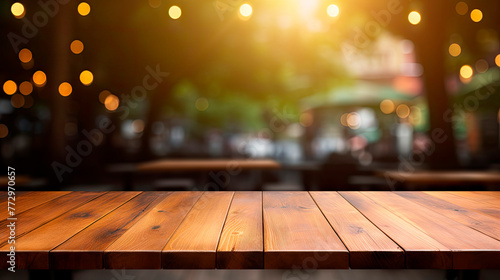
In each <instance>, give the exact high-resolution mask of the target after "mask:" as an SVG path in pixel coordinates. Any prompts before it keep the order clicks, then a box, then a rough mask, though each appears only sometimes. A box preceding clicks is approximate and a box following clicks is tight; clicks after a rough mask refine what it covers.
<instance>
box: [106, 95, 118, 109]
mask: <svg viewBox="0 0 500 280" xmlns="http://www.w3.org/2000/svg"><path fill="white" fill-rule="evenodd" d="M104 106H105V107H106V109H108V110H109V111H114V110H116V109H118V106H120V99H118V96H116V95H114V94H110V95H108V96H107V97H106V99H105V100H104Z"/></svg>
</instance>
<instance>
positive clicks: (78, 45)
mask: <svg viewBox="0 0 500 280" xmlns="http://www.w3.org/2000/svg"><path fill="white" fill-rule="evenodd" d="M69 48H70V49H71V52H73V53H74V54H80V53H82V52H83V43H82V41H80V40H74V41H73V42H71V45H70V46H69Z"/></svg>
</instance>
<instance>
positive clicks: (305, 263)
mask: <svg viewBox="0 0 500 280" xmlns="http://www.w3.org/2000/svg"><path fill="white" fill-rule="evenodd" d="M6 197H7V194H6V193H5V192H3V193H0V198H1V200H0V204H1V205H0V209H7V200H6ZM15 208H16V216H15V217H16V218H17V220H16V229H15V232H16V243H15V247H16V248H15V252H16V264H17V266H16V268H17V269H49V268H52V269H102V268H109V269H121V268H128V269H160V268H166V269H191V268H206V269H214V268H220V269H223V268H266V269H273V268H280V269H288V268H295V269H297V268H304V269H315V268H318V269H347V268H353V269H356V268H384V269H385V268H394V269H400V268H425V269H431V268H432V269H490V268H492V269H493V268H495V269H499V268H500V261H499V260H500V192H17V193H16V206H15ZM0 218H1V219H2V225H1V226H0V232H1V234H0V236H3V237H4V238H3V240H1V241H0V242H1V248H0V251H1V252H0V266H1V267H2V268H7V265H8V264H7V262H6V261H7V253H8V252H9V250H10V247H11V246H12V245H10V244H7V238H6V237H7V236H8V235H9V230H8V228H7V227H6V225H7V224H8V223H10V221H8V220H6V219H7V218H8V215H7V213H6V211H4V210H2V211H1V212H0Z"/></svg>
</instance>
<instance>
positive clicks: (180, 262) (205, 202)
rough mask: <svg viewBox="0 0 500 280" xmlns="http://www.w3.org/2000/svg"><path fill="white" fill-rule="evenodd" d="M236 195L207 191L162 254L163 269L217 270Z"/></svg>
mask: <svg viewBox="0 0 500 280" xmlns="http://www.w3.org/2000/svg"><path fill="white" fill-rule="evenodd" d="M232 198H233V192H206V193H204V194H203V195H202V196H201V198H200V199H199V200H198V202H196V204H195V205H194V206H193V208H192V209H191V211H190V212H189V214H188V215H187V216H186V218H185V219H184V221H183V222H182V223H181V225H180V226H179V228H177V230H176V231H175V233H174V234H173V235H172V237H171V238H170V240H169V241H168V243H167V245H166V246H165V248H164V249H163V251H162V264H163V268H176V269H189V268H203V269H209V268H216V251H217V245H218V242H219V238H220V234H221V232H222V228H223V226H224V221H225V220H226V215H227V212H228V210H229V205H230V204H231V200H232Z"/></svg>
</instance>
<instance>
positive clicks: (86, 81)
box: [80, 70, 94, 86]
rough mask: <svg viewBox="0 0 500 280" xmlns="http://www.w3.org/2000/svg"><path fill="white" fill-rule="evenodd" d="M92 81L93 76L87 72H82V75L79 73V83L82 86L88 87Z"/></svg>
mask: <svg viewBox="0 0 500 280" xmlns="http://www.w3.org/2000/svg"><path fill="white" fill-rule="evenodd" d="M93 81H94V75H93V74H92V72H90V71H89V70H83V71H82V73H80V82H82V84H84V85H86V86H89V85H90V84H92V82H93Z"/></svg>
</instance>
